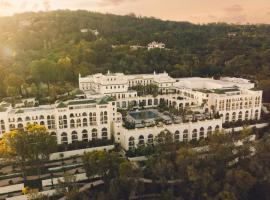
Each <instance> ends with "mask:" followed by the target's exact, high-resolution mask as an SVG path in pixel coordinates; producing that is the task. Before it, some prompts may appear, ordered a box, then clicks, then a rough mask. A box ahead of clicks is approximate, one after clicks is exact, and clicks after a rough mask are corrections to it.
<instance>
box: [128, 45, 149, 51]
mask: <svg viewBox="0 0 270 200" xmlns="http://www.w3.org/2000/svg"><path fill="white" fill-rule="evenodd" d="M143 48H145V46H140V45H132V46H130V49H132V50H138V49H143Z"/></svg>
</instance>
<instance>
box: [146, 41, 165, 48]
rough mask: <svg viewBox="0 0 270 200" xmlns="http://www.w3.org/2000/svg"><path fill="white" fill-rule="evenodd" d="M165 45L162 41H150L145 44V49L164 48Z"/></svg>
mask: <svg viewBox="0 0 270 200" xmlns="http://www.w3.org/2000/svg"><path fill="white" fill-rule="evenodd" d="M165 47H166V45H165V44H164V43H162V42H155V41H154V42H151V43H149V44H148V45H147V49H148V50H151V49H165Z"/></svg>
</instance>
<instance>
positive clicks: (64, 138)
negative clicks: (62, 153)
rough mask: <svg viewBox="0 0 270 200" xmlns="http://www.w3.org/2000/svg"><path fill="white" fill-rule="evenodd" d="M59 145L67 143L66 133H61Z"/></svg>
mask: <svg viewBox="0 0 270 200" xmlns="http://www.w3.org/2000/svg"><path fill="white" fill-rule="evenodd" d="M61 143H62V144H67V143H68V138H67V133H65V132H63V133H62V134H61Z"/></svg>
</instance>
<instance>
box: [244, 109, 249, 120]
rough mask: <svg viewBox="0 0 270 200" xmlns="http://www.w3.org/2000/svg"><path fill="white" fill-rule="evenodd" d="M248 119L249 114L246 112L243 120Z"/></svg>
mask: <svg viewBox="0 0 270 200" xmlns="http://www.w3.org/2000/svg"><path fill="white" fill-rule="evenodd" d="M248 119H249V112H248V110H247V111H246V112H245V120H248Z"/></svg>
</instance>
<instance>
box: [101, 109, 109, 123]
mask: <svg viewBox="0 0 270 200" xmlns="http://www.w3.org/2000/svg"><path fill="white" fill-rule="evenodd" d="M100 123H101V124H107V123H108V113H107V111H104V112H101V113H100Z"/></svg>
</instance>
